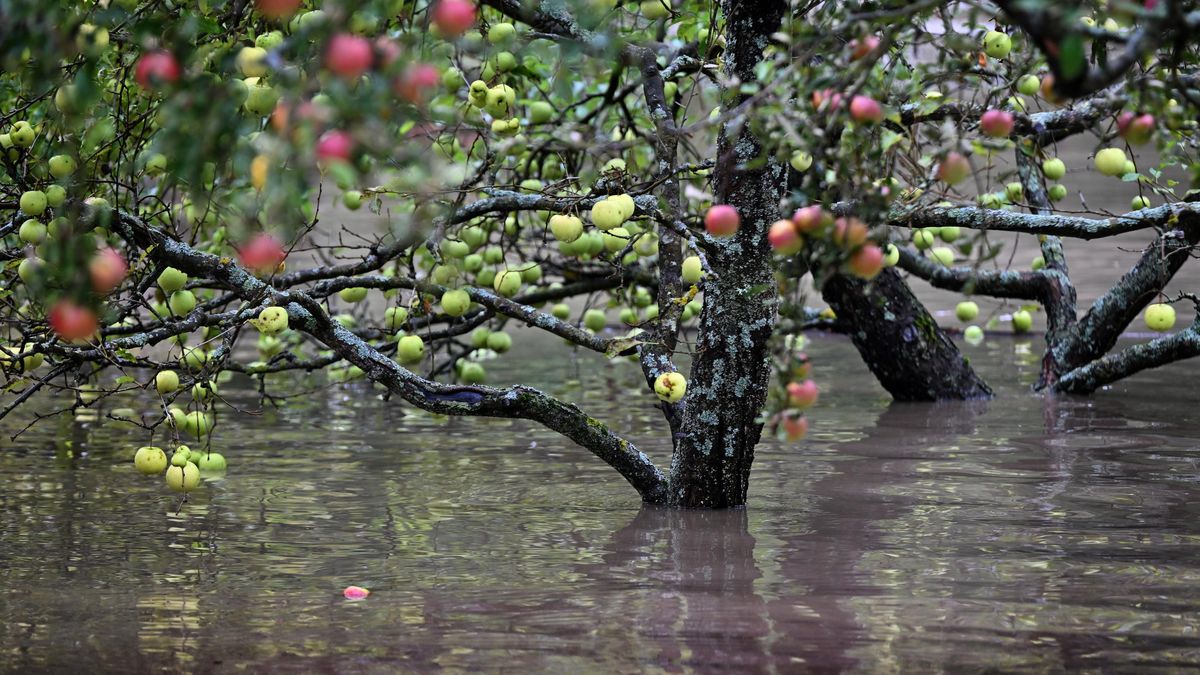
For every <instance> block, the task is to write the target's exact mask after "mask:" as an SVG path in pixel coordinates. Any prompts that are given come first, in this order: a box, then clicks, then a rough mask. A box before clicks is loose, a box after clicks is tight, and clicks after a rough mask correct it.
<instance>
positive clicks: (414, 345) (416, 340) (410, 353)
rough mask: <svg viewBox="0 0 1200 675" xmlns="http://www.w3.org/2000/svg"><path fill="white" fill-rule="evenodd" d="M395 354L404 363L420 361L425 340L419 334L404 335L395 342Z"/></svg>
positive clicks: (423, 352)
mask: <svg viewBox="0 0 1200 675" xmlns="http://www.w3.org/2000/svg"><path fill="white" fill-rule="evenodd" d="M396 356H398V357H399V358H400V363H403V364H404V365H413V364H416V363H420V362H421V359H422V358H423V357H424V356H425V341H424V340H422V339H421V336H420V335H405V336H404V337H402V338H400V341H399V342H397V343H396Z"/></svg>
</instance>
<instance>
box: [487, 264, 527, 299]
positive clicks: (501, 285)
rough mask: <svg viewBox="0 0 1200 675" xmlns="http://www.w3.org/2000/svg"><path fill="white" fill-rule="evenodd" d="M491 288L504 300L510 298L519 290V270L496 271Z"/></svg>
mask: <svg viewBox="0 0 1200 675" xmlns="http://www.w3.org/2000/svg"><path fill="white" fill-rule="evenodd" d="M492 288H494V289H495V290H496V292H497V293H499V294H500V295H503V296H504V297H506V298H511V297H513V296H514V295H516V294H517V292H518V291H520V290H521V272H520V271H519V270H510V269H503V270H497V271H496V279H495V281H493V282H492Z"/></svg>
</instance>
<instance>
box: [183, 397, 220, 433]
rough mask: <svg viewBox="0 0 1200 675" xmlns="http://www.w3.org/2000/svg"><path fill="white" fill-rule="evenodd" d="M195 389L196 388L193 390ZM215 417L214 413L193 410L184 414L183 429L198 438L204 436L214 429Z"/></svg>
mask: <svg viewBox="0 0 1200 675" xmlns="http://www.w3.org/2000/svg"><path fill="white" fill-rule="evenodd" d="M193 391H194V390H193ZM212 427H213V418H212V415H209V414H208V413H205V412H203V411H201V410H193V411H191V412H190V413H187V414H186V415H184V419H183V429H184V431H186V432H188V433H189V434H191V435H193V436H195V437H196V438H202V437H204V436H207V435H208V432H210V431H212Z"/></svg>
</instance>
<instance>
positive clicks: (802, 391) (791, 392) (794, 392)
mask: <svg viewBox="0 0 1200 675" xmlns="http://www.w3.org/2000/svg"><path fill="white" fill-rule="evenodd" d="M787 394H788V405H790V406H792V407H793V408H796V409H798V410H806V409H808V408H810V407H812V404H814V403H816V402H817V396H818V395H819V394H820V390H818V389H817V383H816V382H813V381H812V380H805V381H803V382H789V383H788V386H787Z"/></svg>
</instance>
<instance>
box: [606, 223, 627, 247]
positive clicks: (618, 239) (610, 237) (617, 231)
mask: <svg viewBox="0 0 1200 675" xmlns="http://www.w3.org/2000/svg"><path fill="white" fill-rule="evenodd" d="M600 236H601V237H603V239H604V250H606V251H608V252H609V253H616V252H617V251H620V250H621V249H623V248H625V247H626V246H628V245H629V230H627V229H625V228H623V227H614V228H612V229H611V230H605V231H604V232H602V233H601V234H600Z"/></svg>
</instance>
